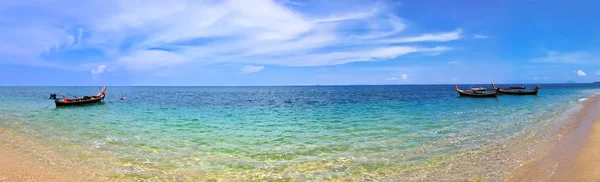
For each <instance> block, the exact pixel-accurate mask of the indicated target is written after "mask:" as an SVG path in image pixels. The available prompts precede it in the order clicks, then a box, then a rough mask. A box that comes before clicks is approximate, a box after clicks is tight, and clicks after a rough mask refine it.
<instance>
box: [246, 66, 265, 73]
mask: <svg viewBox="0 0 600 182" xmlns="http://www.w3.org/2000/svg"><path fill="white" fill-rule="evenodd" d="M263 69H265V67H264V66H253V65H245V66H244V67H242V69H241V71H242V73H255V72H259V71H262V70H263Z"/></svg>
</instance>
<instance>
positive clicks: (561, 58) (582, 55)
mask: <svg viewBox="0 0 600 182" xmlns="http://www.w3.org/2000/svg"><path fill="white" fill-rule="evenodd" d="M531 61H532V62H537V63H567V64H598V63H600V62H598V60H597V59H596V58H595V57H594V56H593V55H592V54H590V53H588V52H584V51H578V52H569V53H561V52H557V51H547V52H546V56H545V57H539V58H534V59H532V60H531Z"/></svg>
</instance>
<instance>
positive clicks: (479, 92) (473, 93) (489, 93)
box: [454, 84, 498, 97]
mask: <svg viewBox="0 0 600 182" xmlns="http://www.w3.org/2000/svg"><path fill="white" fill-rule="evenodd" d="M454 88H456V91H457V92H458V94H459V95H460V96H466V97H497V96H498V92H496V90H495V89H492V88H470V89H468V90H461V89H459V88H458V85H456V84H454Z"/></svg>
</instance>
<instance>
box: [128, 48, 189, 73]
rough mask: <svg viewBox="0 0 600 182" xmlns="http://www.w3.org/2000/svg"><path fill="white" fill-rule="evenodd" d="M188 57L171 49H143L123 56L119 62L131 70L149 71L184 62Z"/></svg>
mask: <svg viewBox="0 0 600 182" xmlns="http://www.w3.org/2000/svg"><path fill="white" fill-rule="evenodd" d="M187 61H188V59H187V58H185V57H183V56H181V55H179V54H176V53H173V52H169V51H162V50H141V51H136V52H134V53H133V54H131V55H128V56H123V57H120V58H119V59H118V63H120V64H122V65H124V66H125V67H126V68H127V69H129V70H135V71H149V70H154V69H157V68H165V67H169V66H172V65H177V64H182V63H185V62H187Z"/></svg>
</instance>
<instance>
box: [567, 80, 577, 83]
mask: <svg viewBox="0 0 600 182" xmlns="http://www.w3.org/2000/svg"><path fill="white" fill-rule="evenodd" d="M565 83H575V82H574V81H573V80H569V81H567V82H565Z"/></svg>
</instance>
